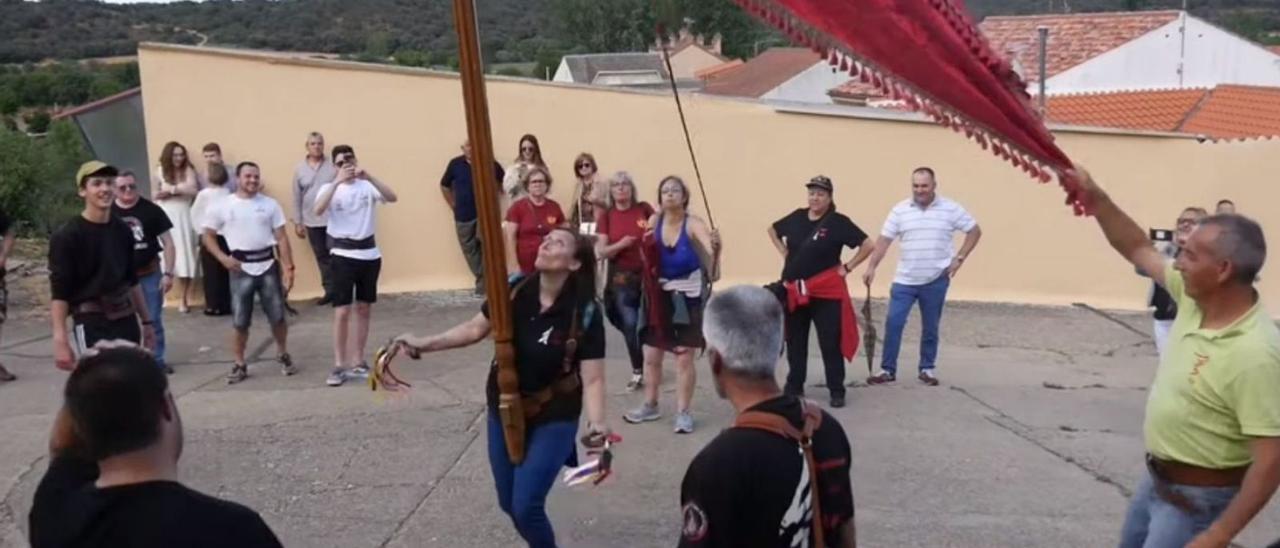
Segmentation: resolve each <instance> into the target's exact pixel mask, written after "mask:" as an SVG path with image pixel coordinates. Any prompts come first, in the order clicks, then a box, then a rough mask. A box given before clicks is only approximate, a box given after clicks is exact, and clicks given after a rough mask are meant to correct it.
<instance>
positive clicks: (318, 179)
mask: <svg viewBox="0 0 1280 548" xmlns="http://www.w3.org/2000/svg"><path fill="white" fill-rule="evenodd" d="M337 177H338V168H337V166H335V165H333V162H330V161H329V160H328V159H327V158H326V159H325V160H324V161H323V162H321V163H320V165H318V166H316V167H314V168H313V167H311V164H309V163H307V159H306V158H303V159H302V161H301V162H298V167H296V168H294V170H293V222H295V223H301V224H302V225H303V226H307V227H322V226H325V225H327V224H329V219H328V217H327V216H325V215H316V214H315V212H314V211H313V209H315V206H316V198H318V197H319V196H320V187H322V186H324V185H326V184H329V183H332V182H333V180H334V179H336V178H337Z"/></svg>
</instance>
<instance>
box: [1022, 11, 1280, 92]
mask: <svg viewBox="0 0 1280 548" xmlns="http://www.w3.org/2000/svg"><path fill="white" fill-rule="evenodd" d="M1184 17H1186V30H1187V32H1186V35H1187V38H1186V44H1185V53H1184V44H1183V41H1182V34H1181V31H1180V29H1181V26H1182V24H1183V23H1182V22H1181V21H1174V22H1172V23H1170V24H1168V25H1165V26H1163V27H1161V28H1159V29H1156V30H1154V31H1152V32H1150V33H1147V34H1146V35H1144V36H1141V37H1139V38H1137V39H1136V40H1133V41H1132V42H1129V43H1127V44H1125V45H1123V46H1120V47H1118V48H1116V49H1113V50H1111V51H1108V52H1106V53H1103V54H1102V55H1099V56H1097V57H1094V58H1093V59H1090V60H1089V61H1086V62H1084V63H1081V64H1080V65H1077V66H1075V67H1072V68H1070V69H1068V70H1066V71H1064V72H1062V73H1059V74H1058V75H1056V76H1052V77H1050V78H1049V81H1048V82H1047V84H1048V92H1049V94H1051V95H1056V94H1061V93H1081V92H1099V91H1115V90H1122V89H1152V88H1180V87H1181V88H1203V87H1212V86H1216V85H1218V84H1248V85H1258V86H1280V55H1276V54H1274V53H1272V52H1270V51H1267V50H1266V49H1264V48H1262V47H1260V46H1258V45H1256V44H1253V43H1252V42H1249V41H1248V40H1245V39H1243V38H1241V37H1239V36H1236V35H1234V34H1231V33H1230V32H1227V31H1225V30H1222V29H1220V28H1217V27H1215V26H1213V25H1211V24H1209V23H1207V22H1205V21H1203V20H1200V19H1197V18H1195V17H1189V16H1184ZM1049 47H1050V48H1052V47H1053V35H1052V34H1050V36H1049ZM1180 66H1181V67H1183V74H1182V75H1179V67H1180ZM1024 69H1026V70H1029V71H1031V74H1034V71H1035V70H1037V67H1024ZM1028 89H1029V91H1030V92H1031V93H1033V94H1035V93H1038V88H1037V86H1036V85H1034V84H1033V85H1031V86H1029V88H1028Z"/></svg>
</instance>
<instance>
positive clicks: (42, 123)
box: [22, 109, 52, 135]
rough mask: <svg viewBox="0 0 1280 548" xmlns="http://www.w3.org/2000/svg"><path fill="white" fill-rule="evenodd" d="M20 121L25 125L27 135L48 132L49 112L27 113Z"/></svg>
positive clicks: (42, 110) (41, 110) (50, 119)
mask: <svg viewBox="0 0 1280 548" xmlns="http://www.w3.org/2000/svg"><path fill="white" fill-rule="evenodd" d="M22 120H23V122H26V124H27V133H32V134H37V135H38V134H41V133H47V132H48V131H49V122H51V121H52V118H51V117H50V116H49V111H47V110H44V109H40V110H36V111H32V112H29V113H27V115H26V116H23V117H22Z"/></svg>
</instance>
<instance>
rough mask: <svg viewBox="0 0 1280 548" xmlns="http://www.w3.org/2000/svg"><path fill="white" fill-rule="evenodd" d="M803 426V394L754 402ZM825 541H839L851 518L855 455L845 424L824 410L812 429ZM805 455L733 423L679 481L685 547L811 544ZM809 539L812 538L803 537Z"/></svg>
mask: <svg viewBox="0 0 1280 548" xmlns="http://www.w3.org/2000/svg"><path fill="white" fill-rule="evenodd" d="M751 410H753V411H765V412H768V413H774V414H777V415H782V416H784V417H787V419H788V420H790V421H791V422H792V423H793V424H795V426H796V427H797V428H800V427H802V426H803V424H804V423H803V420H802V418H801V408H800V400H799V399H797V398H795V397H792V396H780V397H778V398H774V399H772V400H768V401H765V402H761V403H759V404H757V405H756V406H754V407H752V408H751ZM813 451H814V460H816V461H817V466H818V470H820V472H819V473H818V474H819V475H818V488H819V489H820V491H821V495H820V496H821V497H822V498H821V499H820V502H821V510H822V515H823V519H824V521H825V522H826V523H828V524H830V525H828V526H827V527H826V528H825V529H824V535H825V536H824V539H825V540H826V544H827V545H828V546H839V545H840V539H839V538H838V534H839V528H840V526H841V525H843V524H844V523H845V522H846V521H848V520H850V519H853V492H852V490H851V485H850V480H849V461H850V458H851V455H850V449H849V439H848V438H846V437H845V433H844V428H841V426H840V423H839V422H837V421H836V419H835V418H833V417H832V416H831V415H829V414H827V413H826V412H823V414H822V424H821V425H819V426H818V430H817V431H815V432H814V434H813ZM804 469H805V465H804V454H803V453H801V452H800V446H799V445H798V444H797V443H796V442H795V441H792V440H790V439H787V438H784V437H782V436H779V435H777V434H774V433H772V432H766V431H764V430H759V429H754V428H730V429H728V430H725V431H723V432H721V433H720V435H718V436H716V438H715V439H714V440H711V443H710V444H708V445H707V446H706V447H705V448H703V449H702V451H701V452H700V453H698V456H697V457H694V459H693V462H692V463H690V464H689V470H688V471H687V472H685V475H684V482H683V483H682V484H681V486H680V504H681V505H682V506H683V520H684V525H683V527H682V529H681V535H680V546H682V547H688V548H693V547H699V548H703V547H723V548H730V547H732V548H744V547H757V546H758V547H774V546H778V547H782V546H806V545H807V546H812V545H813V542H814V540H813V531H812V529H813V521H812V517H811V516H812V514H809V510H808V509H809V508H810V506H811V504H810V499H809V496H810V489H809V477H808V475H807V474H802V471H805V470H804ZM806 537H807V538H806Z"/></svg>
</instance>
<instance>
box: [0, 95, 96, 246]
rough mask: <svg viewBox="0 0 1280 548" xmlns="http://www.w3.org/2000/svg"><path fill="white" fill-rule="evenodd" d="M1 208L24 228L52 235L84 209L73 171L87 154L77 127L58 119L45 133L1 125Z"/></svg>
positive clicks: (43, 234)
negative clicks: (38, 135) (32, 134)
mask: <svg viewBox="0 0 1280 548" xmlns="http://www.w3.org/2000/svg"><path fill="white" fill-rule="evenodd" d="M0 157H3V158H4V159H5V161H4V162H0V207H3V208H4V210H5V211H7V212H9V213H10V214H11V215H13V216H14V219H15V220H16V221H17V223H18V226H19V227H20V228H21V229H22V230H24V231H30V232H33V233H35V234H38V235H42V236H48V235H49V234H51V233H52V232H53V231H54V230H55V229H56V228H57V227H58V226H60V225H61V224H62V223H64V222H66V220H67V219H70V218H72V217H73V216H74V215H75V213H76V211H79V209H80V203H79V199H78V197H77V196H76V187H75V185H74V184H73V183H74V181H75V172H76V169H77V168H78V167H79V165H80V164H81V163H82V162H84V161H85V160H87V159H88V157H89V154H88V152H87V151H86V150H85V149H84V144H83V143H82V142H81V140H80V135H79V132H78V130H76V128H75V126H73V125H72V124H71V123H70V122H68V121H66V120H60V121H58V122H57V123H55V124H53V125H52V126H51V127H50V128H49V133H48V134H47V135H46V136H45V137H43V138H39V139H37V138H32V137H28V136H26V135H23V134H22V133H20V132H18V131H14V130H12V129H8V128H0Z"/></svg>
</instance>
